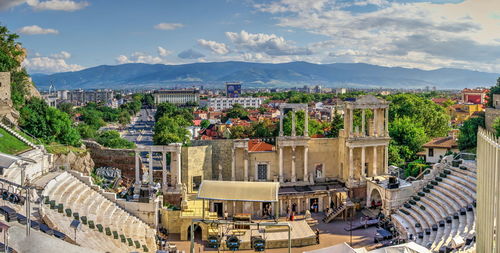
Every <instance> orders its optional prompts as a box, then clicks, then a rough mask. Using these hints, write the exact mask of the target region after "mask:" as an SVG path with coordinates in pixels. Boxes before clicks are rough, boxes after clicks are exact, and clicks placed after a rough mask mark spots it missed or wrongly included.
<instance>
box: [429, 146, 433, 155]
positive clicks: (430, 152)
mask: <svg viewBox="0 0 500 253" xmlns="http://www.w3.org/2000/svg"><path fill="white" fill-rule="evenodd" d="M433 156H434V149H433V148H430V149H429V157H433Z"/></svg>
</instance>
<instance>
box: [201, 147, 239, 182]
mask: <svg viewBox="0 0 500 253" xmlns="http://www.w3.org/2000/svg"><path fill="white" fill-rule="evenodd" d="M191 144H192V146H211V152H212V167H211V169H212V174H211V178H212V179H215V180H216V179H218V177H219V165H220V166H221V167H222V178H223V180H225V181H230V180H231V163H232V161H233V158H232V154H231V148H232V147H233V140H195V141H193V142H192V143H191ZM205 179H209V178H205Z"/></svg>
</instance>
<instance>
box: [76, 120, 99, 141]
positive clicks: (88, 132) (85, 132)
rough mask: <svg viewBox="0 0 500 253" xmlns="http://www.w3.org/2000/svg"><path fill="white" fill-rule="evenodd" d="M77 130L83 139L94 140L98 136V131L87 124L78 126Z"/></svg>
mask: <svg viewBox="0 0 500 253" xmlns="http://www.w3.org/2000/svg"><path fill="white" fill-rule="evenodd" d="M76 129H77V130H78V133H80V136H81V137H82V138H83V139H93V138H94V137H96V136H97V131H96V130H95V129H94V128H92V127H91V126H89V125H87V124H85V123H80V124H78V126H76Z"/></svg>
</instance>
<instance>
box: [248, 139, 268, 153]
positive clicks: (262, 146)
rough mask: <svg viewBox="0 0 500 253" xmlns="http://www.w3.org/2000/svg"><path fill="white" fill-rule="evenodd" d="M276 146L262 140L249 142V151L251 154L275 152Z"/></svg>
mask: <svg viewBox="0 0 500 253" xmlns="http://www.w3.org/2000/svg"><path fill="white" fill-rule="evenodd" d="M273 150H274V146H273V145H271V144H269V143H266V142H263V141H261V140H249V141H248V151H249V152H263V151H273Z"/></svg>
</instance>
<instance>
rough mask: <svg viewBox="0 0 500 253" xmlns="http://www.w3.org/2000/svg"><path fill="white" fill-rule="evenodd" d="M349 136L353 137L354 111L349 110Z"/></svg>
mask: <svg viewBox="0 0 500 253" xmlns="http://www.w3.org/2000/svg"><path fill="white" fill-rule="evenodd" d="M348 110H349V136H352V127H353V115H352V111H353V109H351V108H349V109H348Z"/></svg>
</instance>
